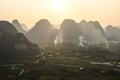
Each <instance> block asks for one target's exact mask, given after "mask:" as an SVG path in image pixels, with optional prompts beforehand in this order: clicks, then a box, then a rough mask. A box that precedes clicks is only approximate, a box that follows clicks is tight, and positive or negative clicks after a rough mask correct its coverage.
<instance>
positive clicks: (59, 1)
mask: <svg viewBox="0 0 120 80" xmlns="http://www.w3.org/2000/svg"><path fill="white" fill-rule="evenodd" d="M66 5H67V2H66V0H52V7H53V9H55V10H56V11H63V10H65V8H66Z"/></svg>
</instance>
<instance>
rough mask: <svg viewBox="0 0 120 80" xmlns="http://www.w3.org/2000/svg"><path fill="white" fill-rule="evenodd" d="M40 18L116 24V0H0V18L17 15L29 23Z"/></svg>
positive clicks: (119, 13) (119, 16)
mask: <svg viewBox="0 0 120 80" xmlns="http://www.w3.org/2000/svg"><path fill="white" fill-rule="evenodd" d="M42 18H45V19H48V20H49V21H50V22H51V23H52V24H60V23H61V22H62V21H63V20H64V19H66V18H69V19H74V20H75V21H76V22H80V21H81V20H82V19H85V20H87V21H89V20H93V21H95V20H98V21H99V22H100V23H101V24H102V25H103V26H106V25H108V24H112V25H120V0H0V20H8V21H12V20H13V19H18V20H19V21H20V22H22V23H25V24H27V25H28V26H29V27H30V26H33V25H34V24H35V23H36V22H37V21H38V20H40V19H42Z"/></svg>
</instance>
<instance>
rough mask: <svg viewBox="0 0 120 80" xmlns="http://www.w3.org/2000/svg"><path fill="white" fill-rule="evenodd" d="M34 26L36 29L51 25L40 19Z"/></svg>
mask: <svg viewBox="0 0 120 80" xmlns="http://www.w3.org/2000/svg"><path fill="white" fill-rule="evenodd" d="M35 26H38V27H52V25H51V23H50V22H49V21H48V20H47V19H41V20H39V21H38V22H37V23H36V24H35Z"/></svg>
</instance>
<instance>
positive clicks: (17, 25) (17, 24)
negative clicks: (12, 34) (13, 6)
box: [12, 19, 26, 34]
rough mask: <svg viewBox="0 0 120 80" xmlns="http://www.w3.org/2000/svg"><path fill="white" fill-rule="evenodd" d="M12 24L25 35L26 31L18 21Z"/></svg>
mask: <svg viewBox="0 0 120 80" xmlns="http://www.w3.org/2000/svg"><path fill="white" fill-rule="evenodd" d="M12 24H13V25H14V27H15V28H16V29H17V30H18V32H20V33H23V34H25V33H26V32H25V30H24V29H23V28H22V26H21V24H20V23H19V21H18V20H17V19H15V20H13V21H12Z"/></svg>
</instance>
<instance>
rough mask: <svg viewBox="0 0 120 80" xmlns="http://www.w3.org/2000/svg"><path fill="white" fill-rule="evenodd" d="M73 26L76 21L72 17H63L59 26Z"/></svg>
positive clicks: (75, 24)
mask: <svg viewBox="0 0 120 80" xmlns="http://www.w3.org/2000/svg"><path fill="white" fill-rule="evenodd" d="M75 26H77V23H76V22H75V21H74V20H72V19H65V20H64V21H63V22H62V24H61V27H60V28H61V29H62V28H63V27H75Z"/></svg>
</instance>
